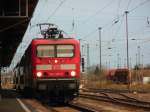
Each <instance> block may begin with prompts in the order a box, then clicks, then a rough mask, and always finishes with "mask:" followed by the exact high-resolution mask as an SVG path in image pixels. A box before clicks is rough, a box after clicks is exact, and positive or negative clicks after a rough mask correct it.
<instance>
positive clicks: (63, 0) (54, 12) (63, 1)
mask: <svg viewBox="0 0 150 112" xmlns="http://www.w3.org/2000/svg"><path fill="white" fill-rule="evenodd" d="M65 1H66V0H62V1H61V2H60V4H59V5H58V6H57V7H56V9H55V10H54V11H53V12H52V14H51V15H50V16H49V17H48V18H47V21H48V20H50V19H51V18H52V17H53V16H54V15H55V14H56V12H57V11H58V10H59V8H60V7H61V6H62V5H63V4H64V3H65Z"/></svg>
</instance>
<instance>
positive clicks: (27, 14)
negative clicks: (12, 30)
mask: <svg viewBox="0 0 150 112" xmlns="http://www.w3.org/2000/svg"><path fill="white" fill-rule="evenodd" d="M28 7H29V6H28V0H26V17H28V16H29V13H28V12H29V11H28Z"/></svg>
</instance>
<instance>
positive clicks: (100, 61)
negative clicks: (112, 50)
mask: <svg viewBox="0 0 150 112" xmlns="http://www.w3.org/2000/svg"><path fill="white" fill-rule="evenodd" d="M98 30H99V57H100V58H99V68H100V72H101V70H102V58H101V55H102V54H101V30H102V27H99V28H98Z"/></svg>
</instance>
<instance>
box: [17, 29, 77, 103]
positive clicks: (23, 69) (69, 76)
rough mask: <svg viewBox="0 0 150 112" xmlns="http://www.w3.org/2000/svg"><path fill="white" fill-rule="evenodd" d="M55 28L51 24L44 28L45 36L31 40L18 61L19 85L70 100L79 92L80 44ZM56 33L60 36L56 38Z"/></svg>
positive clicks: (22, 87) (28, 89)
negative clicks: (65, 36)
mask: <svg viewBox="0 0 150 112" xmlns="http://www.w3.org/2000/svg"><path fill="white" fill-rule="evenodd" d="M56 31H57V30H56V29H54V28H49V29H48V30H46V31H44V37H45V38H38V39H33V40H32V42H31V44H30V46H29V47H28V49H27V50H26V52H25V54H24V56H23V57H22V59H21V62H20V64H19V65H18V68H19V72H18V73H19V75H17V76H16V77H17V78H16V79H17V80H18V81H16V82H17V83H16V88H17V89H20V90H23V92H24V93H26V94H31V93H30V92H33V93H34V94H37V93H38V94H40V95H41V96H43V97H44V96H46V97H47V96H49V97H50V96H52V97H53V98H54V97H55V98H60V97H61V98H62V99H63V100H65V101H66V100H67V101H68V100H71V99H73V98H74V97H76V96H77V95H78V89H79V77H80V44H79V41H78V40H76V39H73V38H63V35H62V33H60V32H58V31H57V32H56ZM45 32H48V33H45ZM53 34H55V36H56V34H59V36H58V37H57V38H54V35H53ZM47 36H48V37H47Z"/></svg>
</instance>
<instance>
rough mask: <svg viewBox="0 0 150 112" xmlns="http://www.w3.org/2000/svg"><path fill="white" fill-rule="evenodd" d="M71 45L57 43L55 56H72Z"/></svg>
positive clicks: (72, 47)
mask: <svg viewBox="0 0 150 112" xmlns="http://www.w3.org/2000/svg"><path fill="white" fill-rule="evenodd" d="M73 56H74V46H73V45H57V57H73Z"/></svg>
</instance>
